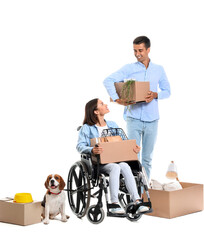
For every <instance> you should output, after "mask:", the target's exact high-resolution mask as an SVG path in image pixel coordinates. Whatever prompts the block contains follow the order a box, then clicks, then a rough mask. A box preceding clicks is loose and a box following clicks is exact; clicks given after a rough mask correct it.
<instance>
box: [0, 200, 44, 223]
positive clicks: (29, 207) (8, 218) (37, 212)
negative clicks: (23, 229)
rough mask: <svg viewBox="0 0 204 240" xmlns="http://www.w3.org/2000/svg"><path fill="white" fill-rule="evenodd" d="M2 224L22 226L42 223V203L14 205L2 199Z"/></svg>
mask: <svg viewBox="0 0 204 240" xmlns="http://www.w3.org/2000/svg"><path fill="white" fill-rule="evenodd" d="M0 222H6V223H13V224H18V225H22V226H26V225H30V224H34V223H40V222H41V202H32V203H14V202H13V200H6V199H2V200H1V199H0Z"/></svg>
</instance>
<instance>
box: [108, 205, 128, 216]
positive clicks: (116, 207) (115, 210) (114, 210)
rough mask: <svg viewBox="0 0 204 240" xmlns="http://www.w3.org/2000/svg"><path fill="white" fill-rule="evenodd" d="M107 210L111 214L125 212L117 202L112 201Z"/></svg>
mask: <svg viewBox="0 0 204 240" xmlns="http://www.w3.org/2000/svg"><path fill="white" fill-rule="evenodd" d="M108 209H109V212H111V213H113V214H125V211H124V210H123V209H122V208H121V207H120V205H119V204H116V203H112V204H109V205H108Z"/></svg>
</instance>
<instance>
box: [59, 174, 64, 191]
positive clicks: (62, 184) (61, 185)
mask: <svg viewBox="0 0 204 240" xmlns="http://www.w3.org/2000/svg"><path fill="white" fill-rule="evenodd" d="M64 187H65V182H64V179H63V178H62V177H61V176H60V184H59V190H63V189H64Z"/></svg>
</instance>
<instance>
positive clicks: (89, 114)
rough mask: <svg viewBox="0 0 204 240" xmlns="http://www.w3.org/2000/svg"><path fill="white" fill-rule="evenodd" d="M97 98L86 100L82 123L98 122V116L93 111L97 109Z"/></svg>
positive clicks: (92, 123) (91, 124)
mask: <svg viewBox="0 0 204 240" xmlns="http://www.w3.org/2000/svg"><path fill="white" fill-rule="evenodd" d="M97 104H98V98H94V99H92V100H91V101H89V102H87V104H86V106H85V117H84V121H83V124H88V125H90V126H93V125H95V124H96V123H97V122H98V117H97V115H96V114H95V113H94V111H95V110H97Z"/></svg>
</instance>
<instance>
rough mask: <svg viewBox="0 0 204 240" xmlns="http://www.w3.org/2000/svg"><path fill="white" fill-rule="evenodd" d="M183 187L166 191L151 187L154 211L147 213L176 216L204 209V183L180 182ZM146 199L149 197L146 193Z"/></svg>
mask: <svg viewBox="0 0 204 240" xmlns="http://www.w3.org/2000/svg"><path fill="white" fill-rule="evenodd" d="M180 184H181V186H182V187H183V189H181V190H176V191H164V190H154V189H149V193H150V201H151V203H152V208H153V212H152V213H148V214H147V215H151V216H157V217H163V218H174V217H179V216H183V215H186V214H189V213H194V212H199V211H202V210H203V185H202V184H194V183H184V182H180ZM144 200H145V201H147V197H146V195H145V194H144Z"/></svg>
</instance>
